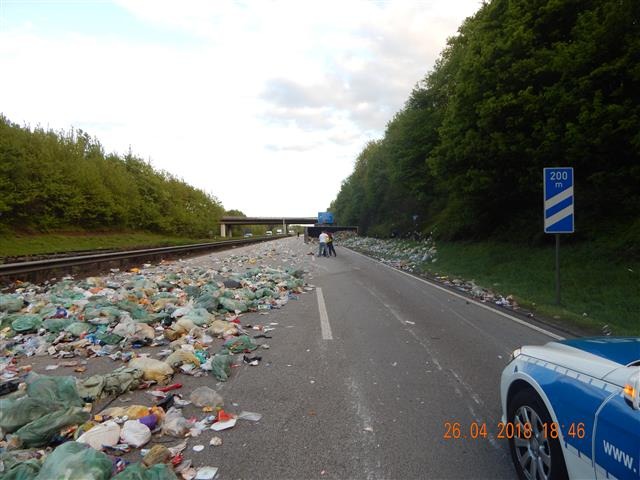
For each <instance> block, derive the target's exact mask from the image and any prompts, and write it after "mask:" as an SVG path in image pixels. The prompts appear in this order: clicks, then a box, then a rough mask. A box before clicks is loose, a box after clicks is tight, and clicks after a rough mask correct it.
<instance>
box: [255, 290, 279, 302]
mask: <svg viewBox="0 0 640 480" xmlns="http://www.w3.org/2000/svg"><path fill="white" fill-rule="evenodd" d="M253 294H254V295H255V298H257V299H259V298H262V297H277V296H278V294H277V293H276V292H275V290H271V289H270V288H259V289H257V290H256V291H255V292H253Z"/></svg>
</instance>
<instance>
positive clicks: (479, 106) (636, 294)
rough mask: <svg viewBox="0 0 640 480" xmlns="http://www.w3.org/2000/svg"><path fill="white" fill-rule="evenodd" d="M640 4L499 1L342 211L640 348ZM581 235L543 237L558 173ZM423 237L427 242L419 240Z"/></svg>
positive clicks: (467, 28)
mask: <svg viewBox="0 0 640 480" xmlns="http://www.w3.org/2000/svg"><path fill="white" fill-rule="evenodd" d="M638 18H640V3H638V2H634V1H631V0H599V1H595V0H586V1H581V2H576V1H573V0H554V1H544V2H541V1H530V2H524V1H507V0H493V1H491V2H484V3H483V5H482V6H481V7H480V9H479V10H478V12H477V13H476V14H475V15H474V16H472V17H469V18H467V19H466V20H465V22H464V23H463V24H462V25H461V26H460V28H459V30H458V34H457V35H456V36H454V37H452V38H450V39H449V41H448V44H447V47H446V48H445V49H444V51H443V52H442V53H441V55H440V58H439V59H438V61H437V62H436V64H435V65H434V66H433V68H432V70H431V71H430V72H429V73H428V74H427V75H426V76H425V77H424V78H423V79H422V80H421V81H419V82H418V84H417V85H416V87H415V88H414V90H413V91H412V92H411V94H410V95H409V98H408V99H407V100H406V102H405V105H404V107H403V108H402V110H400V111H399V112H397V113H396V115H395V116H394V117H393V118H392V119H391V120H390V121H389V123H388V124H387V128H386V131H385V133H384V136H383V137H382V138H380V139H378V140H375V141H372V142H370V143H369V144H367V145H366V146H365V147H364V148H363V150H362V151H361V153H360V154H359V155H358V157H357V159H356V162H355V166H354V169H353V172H352V173H351V175H350V176H349V177H347V178H346V179H345V180H344V181H343V183H342V187H341V189H340V191H339V193H338V195H337V197H336V198H335V200H334V201H333V202H332V204H331V208H330V210H331V211H332V212H333V213H334V215H335V217H336V218H337V219H338V221H339V222H340V223H341V224H342V225H349V224H355V225H358V226H359V231H360V233H361V234H363V235H367V236H371V237H379V238H385V237H392V236H393V237H398V236H400V237H402V236H406V235H408V234H411V235H412V236H413V235H419V234H421V235H425V236H432V237H433V238H434V239H435V240H436V243H437V245H438V251H439V254H438V260H437V262H436V263H429V264H427V265H425V268H427V269H428V270H429V271H430V272H431V273H433V274H435V273H438V274H449V275H458V276H460V277H463V278H465V279H468V280H470V279H475V280H476V281H477V282H478V284H481V285H483V286H485V287H488V288H494V287H495V289H496V290H497V291H500V292H501V293H503V294H505V295H508V294H513V295H515V296H516V297H517V299H518V301H519V303H520V304H522V305H523V306H535V309H536V311H537V312H540V313H542V314H546V315H548V316H549V317H551V318H554V317H560V319H561V320H562V321H568V322H571V323H573V324H574V325H578V326H581V327H586V328H587V329H589V330H592V329H594V328H595V331H597V332H599V331H600V328H601V327H602V326H603V325H604V324H609V325H610V326H611V327H612V330H613V333H614V334H624V333H633V334H640V304H639V302H640V278H639V276H638V271H639V265H640V189H639V188H638V185H640V162H639V161H638V160H639V158H640V133H638V132H640V70H639V69H638V62H637V59H638V57H639V56H640V22H638V21H637V19H638ZM555 166H570V167H573V168H574V175H575V194H574V196H575V228H576V231H575V233H573V234H569V235H563V236H562V242H561V243H562V246H561V253H560V255H561V284H562V306H561V307H557V306H555V305H553V302H554V292H555V283H554V246H553V240H554V238H553V236H552V235H546V234H544V233H543V201H542V195H543V187H542V173H543V168H544V167H555ZM414 232H415V233H414Z"/></svg>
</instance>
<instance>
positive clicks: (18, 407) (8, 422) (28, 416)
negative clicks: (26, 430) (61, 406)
mask: <svg viewBox="0 0 640 480" xmlns="http://www.w3.org/2000/svg"><path fill="white" fill-rule="evenodd" d="M56 409H57V408H56ZM49 412H51V403H50V402H46V401H45V400H41V399H39V398H30V397H28V396H24V397H20V398H7V399H2V400H0V428H1V429H2V430H3V431H4V432H6V433H13V432H15V431H16V430H18V429H19V428H20V427H22V426H24V425H26V424H27V423H31V422H33V421H34V420H37V419H38V418H40V417H42V416H44V415H46V414H47V413H49Z"/></svg>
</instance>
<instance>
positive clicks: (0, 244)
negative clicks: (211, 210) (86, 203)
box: [0, 232, 218, 258]
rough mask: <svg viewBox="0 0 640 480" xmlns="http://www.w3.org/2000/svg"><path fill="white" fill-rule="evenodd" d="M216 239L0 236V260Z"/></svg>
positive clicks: (108, 234)
mask: <svg viewBox="0 0 640 480" xmlns="http://www.w3.org/2000/svg"><path fill="white" fill-rule="evenodd" d="M217 239H218V238H205V239H202V238H188V237H167V236H166V235H159V234H156V233H145V232H106V233H95V232H91V233H89V232H86V233H85V232H61V233H43V234H18V233H7V232H3V233H1V234H0V258H3V257H21V256H29V255H47V254H54V253H63V252H77V251H83V250H101V249H104V250H111V249H118V250H121V249H123V250H124V249H127V248H145V247H148V248H152V247H166V246H172V245H187V244H190V243H204V242H213V241H215V240H217Z"/></svg>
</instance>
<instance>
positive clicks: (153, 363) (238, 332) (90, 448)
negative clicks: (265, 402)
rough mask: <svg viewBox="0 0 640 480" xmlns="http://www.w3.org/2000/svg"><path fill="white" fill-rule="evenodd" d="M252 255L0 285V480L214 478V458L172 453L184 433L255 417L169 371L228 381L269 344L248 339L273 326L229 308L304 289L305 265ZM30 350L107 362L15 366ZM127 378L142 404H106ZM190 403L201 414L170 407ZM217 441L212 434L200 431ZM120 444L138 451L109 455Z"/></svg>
mask: <svg viewBox="0 0 640 480" xmlns="http://www.w3.org/2000/svg"><path fill="white" fill-rule="evenodd" d="M263 256H265V257H267V256H271V254H270V253H268V252H267V253H264V254H263ZM258 260H259V258H256V257H255V256H254V257H250V256H246V255H244V256H241V255H231V256H230V257H227V258H225V259H224V260H223V261H220V260H218V261H217V262H213V263H217V264H218V267H216V269H213V268H205V267H201V266H198V265H195V266H194V265H193V264H186V263H185V264H181V263H170V264H160V265H158V266H156V267H152V266H151V265H145V266H144V268H142V269H138V268H134V269H132V270H131V271H129V272H119V271H117V270H114V271H112V274H111V275H108V276H105V277H90V278H86V279H83V280H79V281H77V280H74V279H73V278H72V277H67V278H64V279H62V280H61V281H59V282H57V283H51V284H48V283H47V284H44V285H34V284H27V283H24V284H19V285H17V288H15V289H14V290H13V291H12V292H11V293H0V480H9V479H11V480H23V479H24V480H26V479H38V480H50V479H53V478H56V479H58V478H77V477H73V475H72V473H73V472H76V474H77V472H83V475H82V478H83V479H87V480H93V479H95V480H103V479H104V480H106V479H110V478H114V479H118V480H134V479H136V480H141V479H142V480H144V479H149V480H151V479H153V480H169V479H178V478H183V479H188V480H191V479H195V480H206V479H209V480H211V479H213V478H214V477H215V476H216V473H217V468H216V467H210V466H206V467H200V468H196V467H195V466H193V465H192V462H191V460H186V459H185V456H184V454H183V451H184V450H185V448H186V447H187V441H186V440H185V439H188V438H194V437H197V436H198V435H199V434H200V433H202V432H203V431H204V430H213V431H215V432H220V431H223V430H226V429H228V428H232V427H234V426H235V424H236V422H238V421H252V422H255V421H259V420H260V418H261V415H260V414H258V413H254V412H239V413H233V412H230V411H228V410H226V409H225V408H226V407H225V402H224V399H223V398H222V396H221V395H220V394H219V393H218V392H216V391H215V390H214V389H212V388H210V387H208V386H205V385H203V386H200V387H198V388H196V389H195V390H193V391H192V392H190V394H187V393H184V394H181V393H180V392H181V391H182V390H181V389H182V384H181V383H178V382H177V381H176V378H175V377H176V375H178V374H180V375H191V376H208V375H210V376H213V377H214V378H215V379H216V380H217V381H227V380H228V379H229V377H230V376H231V372H232V367H234V366H240V365H250V366H256V365H259V363H260V361H261V359H262V357H261V356H258V355H255V351H256V350H257V349H259V348H260V349H263V350H265V349H268V348H269V345H268V344H266V343H259V342H260V340H261V339H268V338H271V332H272V331H273V330H274V329H275V326H276V325H277V323H275V322H271V323H265V324H259V325H251V324H244V325H243V324H242V321H241V317H242V314H243V313H245V312H258V313H259V314H268V313H269V310H271V309H279V308H282V307H283V306H284V305H286V304H287V302H288V301H290V300H292V299H297V298H298V295H300V294H303V293H307V292H308V291H311V290H312V289H313V288H312V287H311V286H308V285H305V282H304V280H303V278H302V277H303V273H304V272H302V271H300V270H294V269H293V268H289V269H276V268H270V267H267V266H258V265H257V264H258V263H259V262H258ZM234 268H236V269H239V268H244V269H245V271H242V272H240V271H234ZM265 318H268V317H265ZM34 356H37V357H45V358H49V359H51V360H52V361H54V360H55V362H57V363H55V364H51V365H48V366H47V367H46V368H45V370H57V369H58V368H62V369H63V370H64V369H65V368H71V369H73V370H74V371H75V372H84V371H85V370H87V368H88V367H90V363H89V362H90V360H91V359H93V358H95V357H108V358H109V359H110V361H112V362H114V364H115V365H114V368H113V370H111V371H110V372H109V373H106V374H95V375H92V376H89V377H87V378H82V379H80V378H76V377H74V376H71V375H65V376H53V375H44V374H38V373H36V372H34V371H31V370H32V368H31V366H30V365H24V364H23V363H24V362H25V361H29V360H30V359H31V357H34ZM105 360H106V359H105ZM88 373H90V372H88ZM138 389H146V391H147V392H148V393H149V394H150V398H152V399H153V401H151V400H150V401H149V402H148V403H149V405H129V406H127V407H120V406H118V407H109V406H108V405H109V404H110V403H111V401H113V400H114V399H115V398H117V397H118V396H120V395H122V394H125V393H127V392H132V391H134V390H138ZM105 402H106V403H105ZM190 404H192V405H194V406H196V407H199V408H201V411H202V415H201V418H194V417H191V418H186V417H185V416H183V414H182V411H181V409H182V408H183V407H185V406H186V405H190ZM100 405H102V407H100V408H98V407H99V406H100ZM105 405H106V408H105ZM166 437H169V438H175V439H176V443H175V445H171V446H167V445H166V443H167V440H166ZM160 438H165V440H163V441H162V443H157V442H158V440H159V439H160ZM221 444H222V438H221V437H219V436H214V437H213V438H212V439H211V442H210V445H212V446H219V445H221ZM192 448H193V450H194V451H196V452H197V451H200V450H202V449H203V448H204V446H203V445H195V446H193V447H192ZM133 449H142V450H140V453H141V454H143V455H141V457H142V458H141V461H140V462H127V461H126V460H125V459H124V458H123V457H122V455H125V454H127V453H128V452H130V451H131V450H133ZM70 475H71V476H70ZM178 475H179V476H178Z"/></svg>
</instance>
